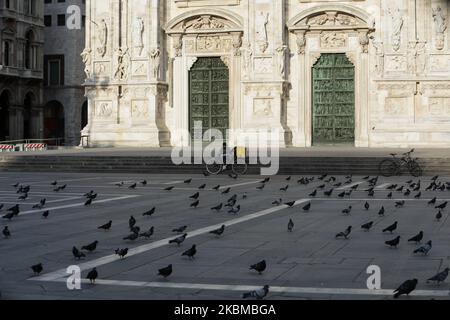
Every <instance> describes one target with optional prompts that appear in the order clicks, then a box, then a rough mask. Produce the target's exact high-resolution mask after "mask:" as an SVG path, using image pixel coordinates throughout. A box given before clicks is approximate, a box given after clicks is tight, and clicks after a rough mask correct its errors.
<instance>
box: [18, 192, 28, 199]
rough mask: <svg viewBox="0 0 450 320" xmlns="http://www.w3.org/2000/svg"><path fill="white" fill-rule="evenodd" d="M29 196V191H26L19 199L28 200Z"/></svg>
mask: <svg viewBox="0 0 450 320" xmlns="http://www.w3.org/2000/svg"><path fill="white" fill-rule="evenodd" d="M27 198H28V193H25V194H23V195H21V196H20V197H19V200H26V199H27Z"/></svg>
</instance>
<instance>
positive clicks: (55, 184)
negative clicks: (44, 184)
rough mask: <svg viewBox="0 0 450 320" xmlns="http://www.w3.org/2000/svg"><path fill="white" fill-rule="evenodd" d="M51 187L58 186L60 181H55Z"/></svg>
mask: <svg viewBox="0 0 450 320" xmlns="http://www.w3.org/2000/svg"><path fill="white" fill-rule="evenodd" d="M50 185H52V186H57V185H58V181H53V182H52V183H50Z"/></svg>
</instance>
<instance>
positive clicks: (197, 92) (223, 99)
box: [189, 57, 230, 140]
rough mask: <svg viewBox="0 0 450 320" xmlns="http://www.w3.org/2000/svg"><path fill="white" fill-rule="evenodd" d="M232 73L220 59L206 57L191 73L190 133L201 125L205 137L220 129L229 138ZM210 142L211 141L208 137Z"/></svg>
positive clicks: (193, 67) (199, 59) (201, 59)
mask: <svg viewBox="0 0 450 320" xmlns="http://www.w3.org/2000/svg"><path fill="white" fill-rule="evenodd" d="M229 121H230V114H229V70H228V67H227V66H226V64H225V63H224V62H223V61H222V59H221V58H220V57H202V58H198V60H197V61H196V62H195V63H194V65H193V66H192V68H191V70H190V71H189V130H190V132H191V135H192V138H193V139H196V140H199V139H202V137H194V136H193V128H194V125H195V122H201V123H202V127H203V132H202V134H204V133H205V132H206V131H207V130H209V129H217V130H219V131H221V132H222V135H223V137H224V138H225V137H226V130H227V129H228V128H229ZM205 139H206V140H210V138H208V137H205Z"/></svg>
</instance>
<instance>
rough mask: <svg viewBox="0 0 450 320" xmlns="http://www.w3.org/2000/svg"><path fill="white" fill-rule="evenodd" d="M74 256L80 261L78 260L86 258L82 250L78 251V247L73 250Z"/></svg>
mask: <svg viewBox="0 0 450 320" xmlns="http://www.w3.org/2000/svg"><path fill="white" fill-rule="evenodd" d="M72 254H73V256H74V257H75V259H78V260H80V259H81V258H84V257H86V255H85V254H84V253H83V252H81V251H80V250H78V249H77V247H73V248H72Z"/></svg>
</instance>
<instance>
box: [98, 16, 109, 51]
mask: <svg viewBox="0 0 450 320" xmlns="http://www.w3.org/2000/svg"><path fill="white" fill-rule="evenodd" d="M96 25H97V40H98V47H97V52H98V54H99V55H100V56H101V57H104V56H105V54H106V47H107V45H108V25H107V24H106V21H105V19H102V20H101V21H100V22H99V23H98V24H96Z"/></svg>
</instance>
